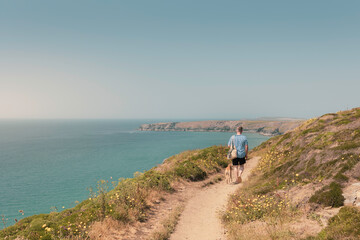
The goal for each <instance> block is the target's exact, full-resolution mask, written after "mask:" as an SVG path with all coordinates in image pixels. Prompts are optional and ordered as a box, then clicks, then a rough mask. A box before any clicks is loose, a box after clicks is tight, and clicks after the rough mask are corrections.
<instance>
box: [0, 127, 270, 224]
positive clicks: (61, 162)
mask: <svg viewBox="0 0 360 240" xmlns="http://www.w3.org/2000/svg"><path fill="white" fill-rule="evenodd" d="M153 122H159V120H1V121H0V216H2V215H3V216H4V218H5V220H6V219H7V225H12V224H14V223H15V222H14V219H15V218H16V219H18V220H19V219H21V218H24V217H27V216H31V215H34V214H39V213H49V212H50V211H51V209H55V208H56V209H58V211H61V210H62V209H66V208H71V207H74V206H75V205H76V202H77V201H79V202H80V201H82V200H84V199H86V198H88V197H89V190H88V188H89V187H95V186H96V183H97V181H98V180H100V179H105V180H110V181H114V180H117V179H119V178H128V177H132V176H133V174H134V172H137V171H140V172H141V171H145V170H148V169H150V168H152V167H154V166H156V165H157V164H161V163H162V162H163V160H164V159H166V158H168V157H169V156H172V155H174V154H177V153H180V152H182V151H184V150H188V149H200V148H205V147H209V146H212V145H226V144H227V141H228V139H229V138H230V136H231V135H232V134H233V133H223V132H142V131H137V130H136V129H137V128H138V127H139V126H140V125H141V124H143V123H153ZM245 135H246V136H247V137H248V141H249V147H250V149H251V148H254V147H256V146H258V145H259V144H260V143H261V142H263V141H265V140H267V139H268V138H269V137H266V136H262V135H259V134H255V133H245ZM20 210H22V211H23V213H24V215H22V213H21V212H19V211H20ZM1 218H2V217H1ZM0 223H1V222H0ZM1 228H3V224H1V225H0V229H1Z"/></svg>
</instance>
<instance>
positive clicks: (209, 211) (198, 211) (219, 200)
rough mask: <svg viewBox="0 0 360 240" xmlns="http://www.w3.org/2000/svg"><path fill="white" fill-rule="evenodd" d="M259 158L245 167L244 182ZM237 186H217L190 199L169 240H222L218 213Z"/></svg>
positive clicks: (206, 189)
mask: <svg viewBox="0 0 360 240" xmlns="http://www.w3.org/2000/svg"><path fill="white" fill-rule="evenodd" d="M258 160H259V157H253V158H252V159H251V160H249V161H248V162H247V163H246V165H245V171H244V173H243V175H242V178H243V181H246V180H247V178H248V176H249V174H250V171H251V169H252V168H254V167H255V166H256V164H257V162H258ZM241 186H242V184H239V185H230V184H226V183H225V181H221V182H220V183H218V184H215V185H213V186H210V187H208V188H205V189H203V190H201V191H198V192H196V194H195V195H194V196H193V197H191V198H190V199H189V200H188V202H187V204H186V206H185V209H184V212H183V213H182V215H181V218H180V221H179V223H178V225H177V227H176V230H175V232H174V233H173V234H172V235H171V238H170V240H185V239H189V240H220V239H221V240H224V239H226V235H225V231H224V228H223V226H222V224H221V220H220V217H219V212H220V211H221V210H224V209H225V206H226V203H227V200H228V195H229V194H232V193H234V192H235V191H236V189H237V188H238V187H241Z"/></svg>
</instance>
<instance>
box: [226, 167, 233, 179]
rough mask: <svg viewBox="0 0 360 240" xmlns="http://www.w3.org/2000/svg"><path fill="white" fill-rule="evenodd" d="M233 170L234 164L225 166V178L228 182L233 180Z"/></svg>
mask: <svg viewBox="0 0 360 240" xmlns="http://www.w3.org/2000/svg"><path fill="white" fill-rule="evenodd" d="M232 171H233V165H232V164H231V163H229V165H228V166H227V167H226V168H225V180H226V183H228V184H229V183H231V182H232Z"/></svg>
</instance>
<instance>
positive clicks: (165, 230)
mask: <svg viewBox="0 0 360 240" xmlns="http://www.w3.org/2000/svg"><path fill="white" fill-rule="evenodd" d="M184 207H185V206H184V205H180V206H178V207H176V208H175V210H173V211H172V212H171V213H170V215H169V216H168V218H166V219H165V220H163V221H162V223H161V227H160V229H158V230H157V231H155V232H153V233H152V234H151V236H150V237H149V238H148V240H167V239H169V238H170V235H171V233H173V232H174V231H175V227H176V225H177V223H178V222H179V219H180V216H181V213H182V212H183V211H184Z"/></svg>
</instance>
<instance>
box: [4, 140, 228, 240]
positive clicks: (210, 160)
mask: <svg viewBox="0 0 360 240" xmlns="http://www.w3.org/2000/svg"><path fill="white" fill-rule="evenodd" d="M226 152H227V148H225V147H223V146H213V147H209V148H205V149H202V150H193V151H186V152H184V153H180V154H178V155H175V156H173V157H171V158H169V159H167V160H166V161H165V162H164V164H163V165H161V166H159V167H155V168H153V169H151V170H149V171H146V172H144V173H135V174H134V178H128V179H119V181H118V182H115V183H114V185H115V188H114V189H112V190H110V191H108V190H109V188H110V185H111V183H109V182H108V181H105V180H100V181H99V182H98V185H97V187H96V189H95V190H92V191H91V196H90V198H89V199H87V200H85V201H83V202H81V203H79V204H78V205H77V206H75V207H74V208H71V209H67V210H64V211H62V212H53V213H50V214H40V215H34V216H31V217H27V218H24V219H22V220H20V221H19V222H17V223H16V224H15V225H13V226H10V227H7V228H5V229H3V230H1V231H0V239H4V238H7V239H9V240H11V239H16V238H17V237H21V236H22V237H25V238H27V239H29V240H35V239H36V240H37V239H40V238H41V239H77V238H79V239H87V238H88V237H89V234H90V230H89V229H91V226H92V224H93V223H96V222H101V221H103V220H104V219H112V220H114V221H117V222H119V223H123V224H133V223H136V222H143V221H146V220H147V218H148V215H149V209H150V206H151V204H152V201H153V200H154V199H158V198H161V197H162V196H163V195H164V193H172V192H174V188H173V187H172V186H173V185H174V184H176V182H177V181H179V180H181V179H183V180H188V181H199V180H202V179H205V178H207V177H208V176H209V175H211V174H214V173H217V172H219V171H221V169H222V168H223V167H225V166H227V164H228V161H227V159H226V157H225V156H226Z"/></svg>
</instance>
